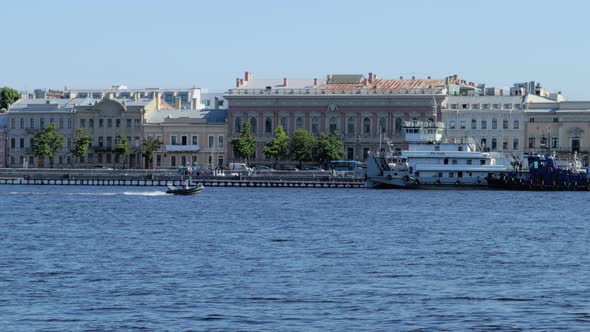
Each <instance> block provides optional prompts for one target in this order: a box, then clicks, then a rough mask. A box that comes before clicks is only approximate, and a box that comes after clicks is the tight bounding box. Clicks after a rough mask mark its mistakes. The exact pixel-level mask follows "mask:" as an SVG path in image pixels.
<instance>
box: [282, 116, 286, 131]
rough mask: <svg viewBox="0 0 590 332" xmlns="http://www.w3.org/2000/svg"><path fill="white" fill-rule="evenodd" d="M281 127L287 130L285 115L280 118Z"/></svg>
mask: <svg viewBox="0 0 590 332" xmlns="http://www.w3.org/2000/svg"><path fill="white" fill-rule="evenodd" d="M281 127H283V130H285V131H287V118H286V117H282V118H281Z"/></svg>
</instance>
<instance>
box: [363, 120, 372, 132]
mask: <svg viewBox="0 0 590 332" xmlns="http://www.w3.org/2000/svg"><path fill="white" fill-rule="evenodd" d="M363 133H365V134H370V133H371V120H370V119H369V118H364V119H363Z"/></svg>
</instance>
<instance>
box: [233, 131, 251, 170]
mask: <svg viewBox="0 0 590 332" xmlns="http://www.w3.org/2000/svg"><path fill="white" fill-rule="evenodd" d="M231 144H232V146H233V150H234V153H235V154H236V155H238V156H240V158H245V159H246V164H248V160H249V158H251V157H252V156H253V155H254V152H255V151H256V137H254V136H252V134H250V125H249V124H248V123H244V124H242V126H241V127H240V135H239V136H238V138H235V139H233V140H232V141H231Z"/></svg>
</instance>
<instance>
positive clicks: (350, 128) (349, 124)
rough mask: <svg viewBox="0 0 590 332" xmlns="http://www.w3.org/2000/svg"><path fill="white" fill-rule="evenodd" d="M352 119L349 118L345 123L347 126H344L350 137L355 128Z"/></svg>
mask: <svg viewBox="0 0 590 332" xmlns="http://www.w3.org/2000/svg"><path fill="white" fill-rule="evenodd" d="M354 120H355V119H354V117H352V116H351V117H349V118H348V121H347V125H346V132H347V133H348V134H350V135H353V134H354V133H355V130H354V129H355V128H354Z"/></svg>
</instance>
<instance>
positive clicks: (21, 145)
mask: <svg viewBox="0 0 590 332" xmlns="http://www.w3.org/2000/svg"><path fill="white" fill-rule="evenodd" d="M19 143H20V144H19V147H20V148H21V149H24V148H25V139H24V138H21V139H20V140H19Z"/></svg>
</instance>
